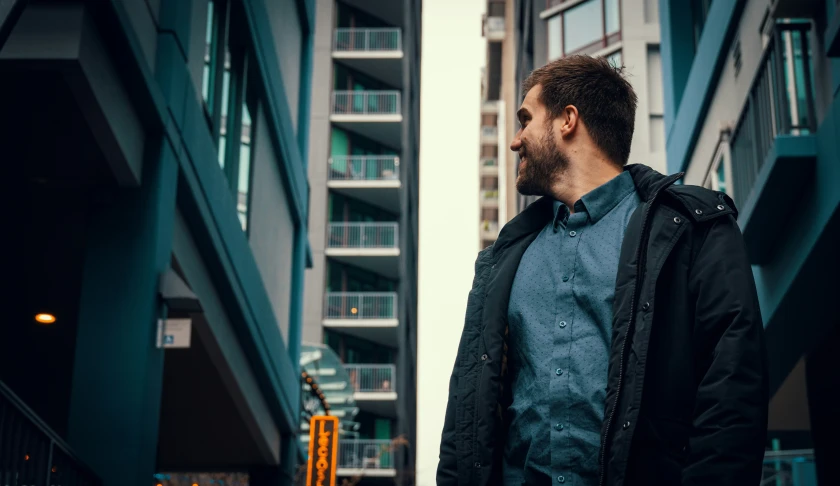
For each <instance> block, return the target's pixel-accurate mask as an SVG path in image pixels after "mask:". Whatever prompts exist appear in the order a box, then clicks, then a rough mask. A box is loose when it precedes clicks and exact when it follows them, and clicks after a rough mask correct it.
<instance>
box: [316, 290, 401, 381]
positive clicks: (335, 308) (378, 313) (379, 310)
mask: <svg viewBox="0 0 840 486" xmlns="http://www.w3.org/2000/svg"><path fill="white" fill-rule="evenodd" d="M323 324H324V327H326V328H329V329H332V330H335V331H337V332H341V333H343V334H349V335H351V336H355V337H358V338H361V339H365V340H367V341H372V342H375V343H377V344H381V345H383V346H388V347H396V346H397V326H398V325H399V314H398V313H397V294H396V293H395V292H327V295H326V299H325V305H324V321H323ZM391 384H393V381H391Z"/></svg>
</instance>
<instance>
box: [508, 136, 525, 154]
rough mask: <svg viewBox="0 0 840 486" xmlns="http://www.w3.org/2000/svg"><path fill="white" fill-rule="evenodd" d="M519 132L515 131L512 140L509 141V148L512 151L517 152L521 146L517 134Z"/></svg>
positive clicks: (520, 140)
mask: <svg viewBox="0 0 840 486" xmlns="http://www.w3.org/2000/svg"><path fill="white" fill-rule="evenodd" d="M519 133H520V132H516V135H515V136H514V137H513V141H512V142H510V149H511V150H512V151H514V152H519V149H520V148H521V147H522V139H521V138H520V136H519Z"/></svg>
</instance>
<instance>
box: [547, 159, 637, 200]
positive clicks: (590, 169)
mask: <svg viewBox="0 0 840 486" xmlns="http://www.w3.org/2000/svg"><path fill="white" fill-rule="evenodd" d="M621 172H622V169H621V168H619V167H618V166H616V165H615V164H613V163H610V162H609V161H606V160H604V161H597V162H595V163H584V164H569V167H568V168H566V170H565V171H564V173H563V175H562V176H561V177H560V179H559V180H558V181H557V183H556V184H555V185H554V187H553V188H552V194H551V196H552V197H553V198H554V199H556V200H558V201H560V202H562V203H563V204H565V205H566V207H568V208H569V211H570V212H574V206H575V203H576V202H577V201H578V200H580V198H581V197H582V196H583V195H584V194H587V193H588V192H590V191H592V190H593V189H596V188H598V187H600V186H602V185H604V184H606V183H607V182H609V181H610V180H612V179H613V178H615V177H616V176H618V175H620V174H621Z"/></svg>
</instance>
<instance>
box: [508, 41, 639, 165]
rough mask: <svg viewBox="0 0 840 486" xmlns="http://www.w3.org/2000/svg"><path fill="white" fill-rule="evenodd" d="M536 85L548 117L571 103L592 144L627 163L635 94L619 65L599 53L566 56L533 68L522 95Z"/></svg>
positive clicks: (631, 134) (618, 160)
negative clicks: (575, 108) (538, 87)
mask: <svg viewBox="0 0 840 486" xmlns="http://www.w3.org/2000/svg"><path fill="white" fill-rule="evenodd" d="M537 85H540V86H542V93H541V94H540V101H541V102H542V103H543V104H544V105H545V106H546V108H547V109H548V113H549V120H553V119H555V118H557V117H558V116H559V115H560V114H561V113H562V112H563V109H564V108H565V107H566V106H568V105H574V106H575V107H577V109H578V113H579V116H580V118H581V120H583V122H584V123H585V124H586V128H587V129H588V130H589V134H590V135H591V136H592V140H593V141H594V142H595V145H597V146H598V148H600V149H601V150H603V151H604V153H606V155H607V156H608V157H609V158H610V159H612V160H614V161H615V162H617V163H619V164H621V165H624V164H626V163H627V159H628V158H629V157H630V143H631V142H632V140H633V126H634V122H635V119H636V102H637V98H636V92H635V91H633V87H632V86H630V83H629V82H628V81H627V80H626V79H625V78H624V68H623V67H616V66H613V65H612V64H610V62H609V61H608V60H606V59H604V58H603V57H597V58H596V57H590V56H582V55H575V56H568V57H564V58H561V59H558V60H556V61H552V62H550V63H548V64H546V65H545V66H543V67H541V68H539V69H536V70H534V71H533V72H532V73H531V74H530V75H529V76H528V79H526V80H525V82H524V83H523V84H522V92H523V95H524V94H527V93H528V91H530V90H531V88H533V87H534V86H537Z"/></svg>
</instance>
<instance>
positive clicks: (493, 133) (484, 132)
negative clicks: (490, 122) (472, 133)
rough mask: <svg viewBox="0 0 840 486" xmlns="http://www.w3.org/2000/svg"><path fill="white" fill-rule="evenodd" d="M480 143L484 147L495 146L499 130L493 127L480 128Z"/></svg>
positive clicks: (497, 141)
mask: <svg viewBox="0 0 840 486" xmlns="http://www.w3.org/2000/svg"><path fill="white" fill-rule="evenodd" d="M481 143H482V144H484V145H496V144H497V143H499V129H498V128H496V127H495V126H483V127H481Z"/></svg>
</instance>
